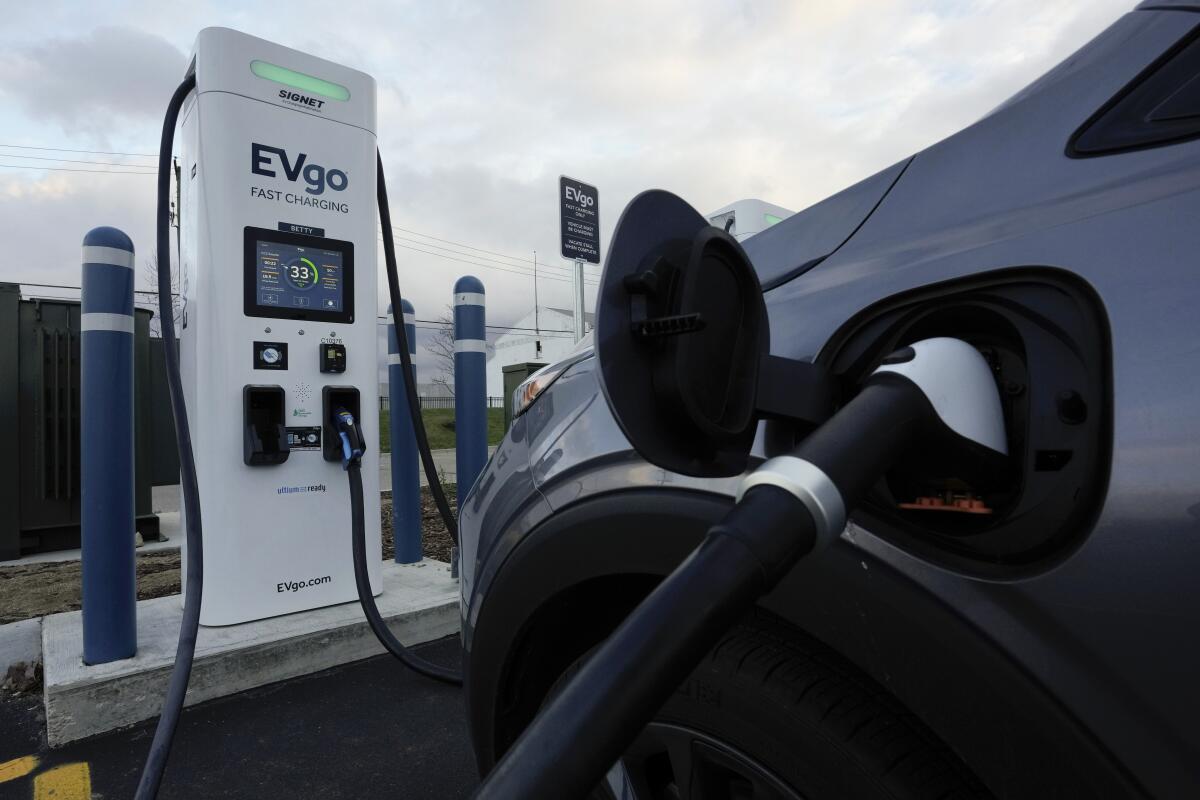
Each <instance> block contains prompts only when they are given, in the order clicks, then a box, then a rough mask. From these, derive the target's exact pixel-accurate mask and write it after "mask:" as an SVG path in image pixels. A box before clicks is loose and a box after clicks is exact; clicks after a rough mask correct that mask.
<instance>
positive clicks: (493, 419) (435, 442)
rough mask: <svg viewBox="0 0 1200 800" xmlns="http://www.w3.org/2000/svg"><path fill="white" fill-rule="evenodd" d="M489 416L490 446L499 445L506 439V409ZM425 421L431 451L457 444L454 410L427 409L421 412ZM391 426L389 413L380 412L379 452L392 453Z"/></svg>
mask: <svg viewBox="0 0 1200 800" xmlns="http://www.w3.org/2000/svg"><path fill="white" fill-rule="evenodd" d="M487 415H488V445H489V446H491V445H494V444H499V443H500V440H501V439H503V438H504V409H503V408H489V409H488V410H487ZM421 416H422V417H423V418H424V419H425V433H426V434H427V435H428V436H429V449H431V450H450V449H453V447H454V443H455V437H454V409H452V408H426V409H422V410H421ZM391 449H392V437H391V426H390V420H389V418H388V412H387V411H380V412H379V450H380V452H383V453H388V452H391Z"/></svg>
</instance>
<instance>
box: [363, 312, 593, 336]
mask: <svg viewBox="0 0 1200 800" xmlns="http://www.w3.org/2000/svg"><path fill="white" fill-rule="evenodd" d="M375 319H378V320H383V321H384V322H387V323H391V321H392V318H391V317H389V316H387V315H386V314H378V315H376V317H375ZM415 321H416V322H420V323H425V324H427V325H436V326H437V328H438V330H441V329H442V328H445V327H448V326H449V325H450V323H449V322H447V321H445V320H440V319H417V320H415ZM484 327H485V328H492V329H495V330H505V331H537V330H538V329H536V328H522V327H518V326H515V325H485V326H484ZM540 332H541V333H565V334H567V335H569V336H574V335H575V334H574V333H573V332H572V331H566V330H559V329H558V328H549V329H546V328H542V329H541V331H540Z"/></svg>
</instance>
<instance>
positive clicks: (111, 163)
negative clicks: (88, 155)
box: [0, 153, 155, 169]
mask: <svg viewBox="0 0 1200 800" xmlns="http://www.w3.org/2000/svg"><path fill="white" fill-rule="evenodd" d="M0 155H3V156H5V157H7V158H27V159H32V160H34V161H61V162H63V163H66V164H95V165H97V166H109V167H141V168H143V169H155V168H154V167H153V166H152V165H151V164H130V163H128V162H126V161H94V160H87V159H79V158H58V157H54V158H51V157H50V156H23V155H21V154H20V153H0Z"/></svg>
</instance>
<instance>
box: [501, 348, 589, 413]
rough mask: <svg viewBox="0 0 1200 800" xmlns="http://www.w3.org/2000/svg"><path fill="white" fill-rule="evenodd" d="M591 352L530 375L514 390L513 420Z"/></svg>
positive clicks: (545, 367)
mask: <svg viewBox="0 0 1200 800" xmlns="http://www.w3.org/2000/svg"><path fill="white" fill-rule="evenodd" d="M591 354H592V353H591V351H590V350H589V351H586V352H584V353H580V354H579V355H577V356H574V357H572V358H567V359H564V360H563V361H559V362H557V363H555V364H548V365H547V366H544V367H542V368H541V369H539V370H538V371H537V372H535V373H533V374H532V375H530V376H529V377H528V378H526V379H525V381H524V382H523V383H522V384H521V385H520V386H518V387H517V388H516V390H515V391H514V392H513V397H512V409H513V419H516V418H517V417H519V416H521V415H522V414H524V413H525V412H526V411H527V410H528V409H529V407H530V406H531V405H533V401H534V400H537V399H538V397H539V396H541V394H542V392H544V391H546V390H547V389H549V388H550V384H552V383H554V382H555V381H556V380H558V378H559V376H560V375H562V374H563V373H564V372H566V371H567V370H568V369H570V368H571V367H572V366H574V365H575V364H577V363H579V362H580V361H582V360H583V359H585V358H587V357H589V356H590V355H591Z"/></svg>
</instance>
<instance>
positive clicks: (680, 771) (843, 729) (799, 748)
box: [550, 612, 991, 800]
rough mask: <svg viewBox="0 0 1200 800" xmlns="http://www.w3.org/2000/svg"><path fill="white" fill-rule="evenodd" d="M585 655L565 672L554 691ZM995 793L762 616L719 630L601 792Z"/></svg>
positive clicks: (635, 799) (863, 685)
mask: <svg viewBox="0 0 1200 800" xmlns="http://www.w3.org/2000/svg"><path fill="white" fill-rule="evenodd" d="M589 655H590V653H589ZM586 658H587V656H586V655H585V656H583V657H582V658H580V659H579V660H578V661H577V662H575V663H574V664H572V666H571V667H570V668H569V669H568V670H567V671H566V672H564V673H563V675H562V676H561V677H560V678H559V679H558V681H556V682H555V684H554V686H553V687H552V689H551V691H550V696H553V695H554V694H555V693H557V690H558V689H559V688H560V687H562V686H563V685H565V683H566V681H567V680H568V679H569V678H570V677H571V676H572V675H573V674H574V673H575V672H576V671H577V670H578V668H579V665H581V664H582V663H583V661H584V659H586ZM990 796H991V795H990V793H988V792H987V790H986V789H985V788H983V786H982V785H981V784H980V783H979V781H978V779H976V778H975V776H974V775H973V774H971V772H970V771H969V770H968V769H967V767H966V766H965V765H964V764H963V763H962V762H961V761H960V760H959V759H958V757H957V756H955V755H954V753H953V752H951V751H950V749H949V748H948V747H946V746H945V744H943V743H942V742H941V741H939V740H938V739H937V738H936V737H935V736H934V735H933V733H932V732H931V731H929V730H928V729H927V728H926V727H925V726H924V725H923V724H922V723H921V722H920V721H919V720H917V719H916V718H915V717H913V716H912V715H911V714H910V713H908V712H907V711H905V710H904V709H903V708H902V707H901V706H900V704H899V703H898V702H897V701H896V700H895V698H893V697H892V696H891V695H890V694H888V692H887V691H886V690H884V689H883V688H882V687H880V686H879V685H877V684H875V683H874V681H872V680H871V679H870V678H869V677H867V676H866V675H863V674H861V673H859V672H858V671H857V670H855V669H854V668H853V667H852V666H851V665H849V664H847V663H846V662H845V661H844V660H843V659H841V658H840V657H839V656H837V655H836V654H834V653H832V652H831V651H829V650H828V649H827V648H825V647H824V646H823V645H821V644H820V643H819V642H816V641H814V640H812V639H811V638H809V637H806V636H804V635H803V634H802V633H800V632H799V631H796V630H795V629H793V628H791V627H789V626H787V625H786V624H784V623H782V622H781V621H778V620H777V619H775V618H774V617H771V616H770V615H768V614H766V613H765V612H757V613H755V614H754V615H752V616H751V617H750V618H748V619H747V620H746V622H744V623H743V624H741V625H739V626H738V627H736V628H735V629H733V630H732V631H730V632H729V633H728V634H727V635H726V636H725V637H723V638H722V640H721V642H720V643H719V644H718V645H717V646H716V647H715V648H714V649H713V650H712V652H710V653H709V655H708V656H707V657H706V658H705V660H704V662H703V663H702V664H701V665H700V667H699V668H697V669H696V671H695V672H693V673H692V675H691V676H690V677H689V678H688V680H687V681H685V682H684V684H683V685H682V686H681V687H680V688H679V691H678V692H676V693H675V695H674V696H673V697H672V698H671V699H670V700H669V701H668V702H667V704H666V705H665V706H663V708H662V710H661V711H660V712H659V713H658V715H657V716H656V717H655V719H654V721H653V722H652V723H651V724H650V725H649V726H647V727H646V729H645V730H644V731H643V732H642V734H641V735H640V736H639V737H638V739H637V740H636V741H635V742H634V744H633V745H632V746H631V747H630V748H629V749H628V751H627V752H626V753H625V755H624V757H623V758H622V759H621V761H620V762H618V763H617V764H616V765H614V766H613V768H612V769H611V770H610V771H609V773H608V775H607V776H606V778H605V781H604V782H603V784H602V785H601V786H600V787H598V788H597V790H596V792H595V793H594V794H593V797H600V798H610V799H612V798H616V800H667V799H670V800H687V799H688V798H703V799H704V800H782V798H809V799H810V800H824V799H825V798H834V799H836V800H846V799H848V798H912V799H914V800H916V799H918V798H919V799H920V800H933V799H934V798H937V799H938V800H965V799H966V798H987V797H990Z"/></svg>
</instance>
